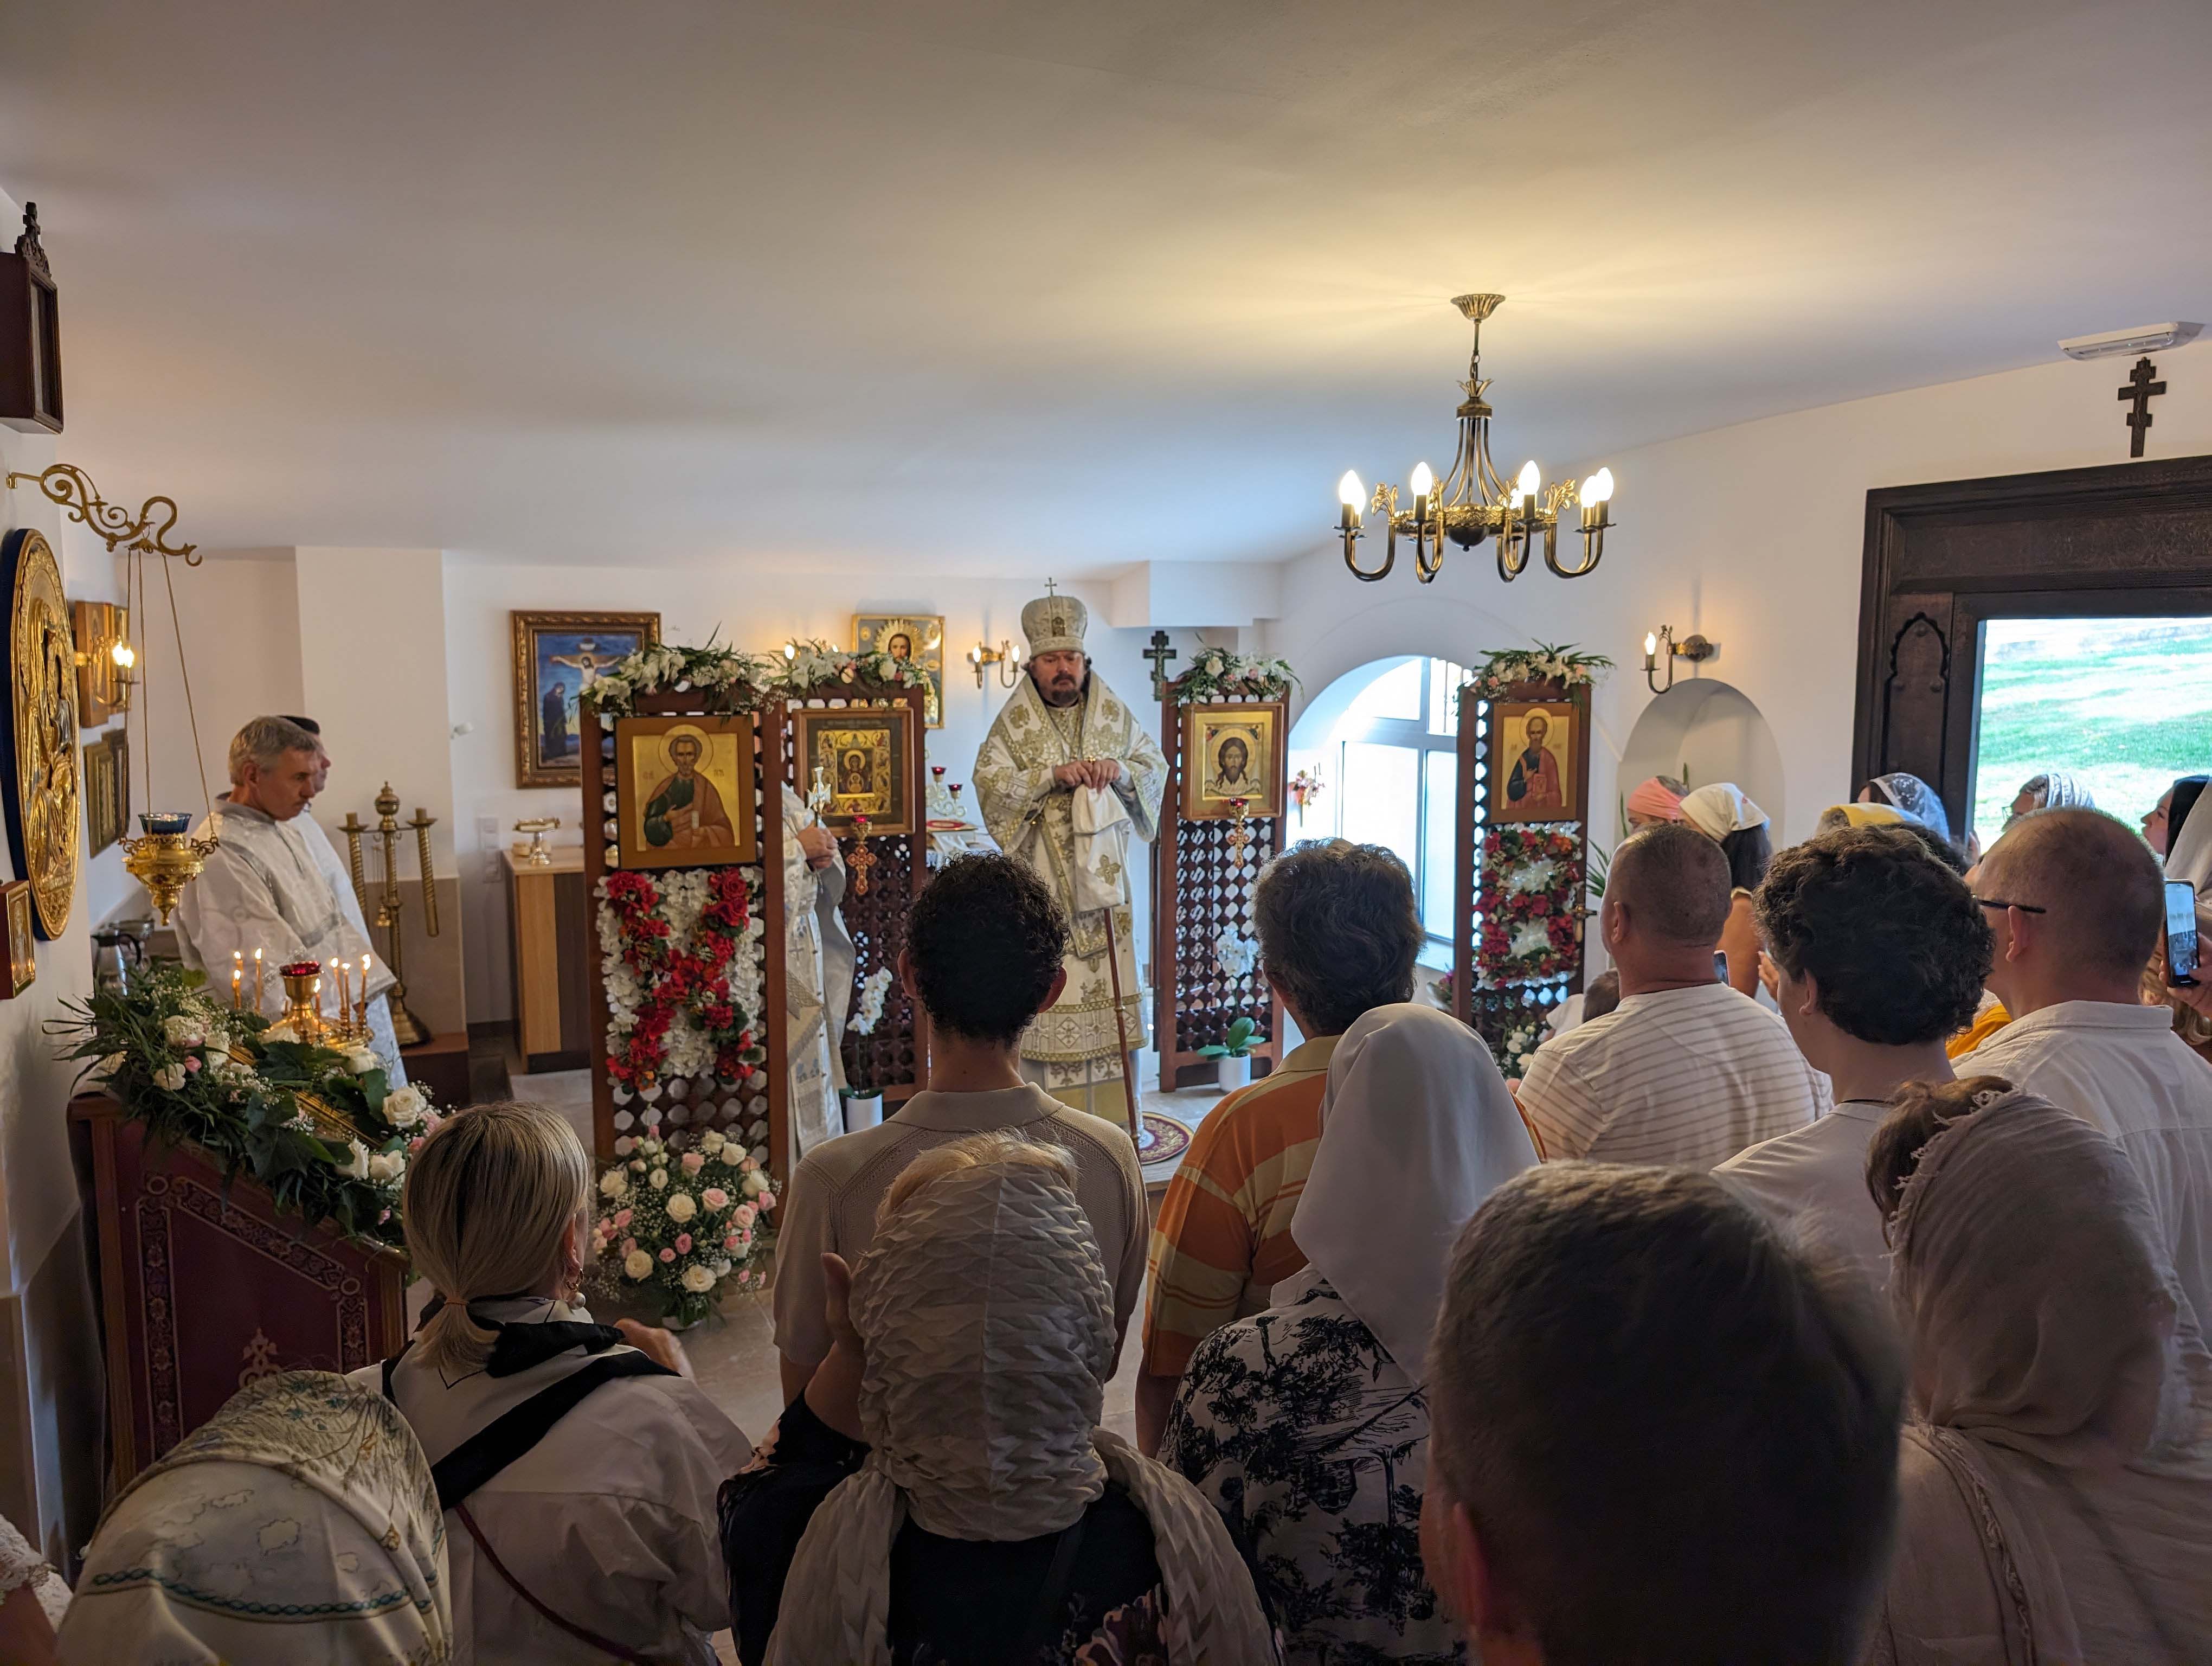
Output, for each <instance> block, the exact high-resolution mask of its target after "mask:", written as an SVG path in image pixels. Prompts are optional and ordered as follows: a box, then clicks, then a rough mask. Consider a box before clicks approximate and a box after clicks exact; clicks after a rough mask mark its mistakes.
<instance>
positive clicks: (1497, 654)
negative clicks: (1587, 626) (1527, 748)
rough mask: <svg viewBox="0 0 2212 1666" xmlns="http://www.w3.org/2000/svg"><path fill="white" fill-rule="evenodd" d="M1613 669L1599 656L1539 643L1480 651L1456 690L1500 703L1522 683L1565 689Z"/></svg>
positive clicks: (1566, 645) (1599, 678)
mask: <svg viewBox="0 0 2212 1666" xmlns="http://www.w3.org/2000/svg"><path fill="white" fill-rule="evenodd" d="M1612 669H1613V661H1612V660H1609V659H1607V657H1606V656H1605V655H1604V654H1585V653H1583V651H1582V650H1581V649H1580V648H1576V647H1575V646H1574V645H1573V644H1572V643H1553V642H1539V643H1537V644H1536V646H1535V647H1534V648H1485V649H1484V650H1483V663H1482V664H1481V665H1480V666H1477V667H1476V668H1475V669H1474V671H1473V672H1470V673H1469V675H1468V680H1467V682H1466V683H1464V684H1462V685H1461V687H1460V697H1461V698H1462V699H1466V698H1468V697H1470V696H1471V697H1473V698H1474V699H1476V700H1503V699H1504V698H1506V697H1507V694H1508V691H1509V690H1511V689H1513V688H1514V687H1515V686H1516V685H1517V684H1523V683H1556V684H1559V686H1560V687H1562V688H1565V689H1575V688H1580V687H1583V686H1586V685H1591V684H1596V683H1599V682H1601V681H1602V680H1603V679H1604V677H1605V674H1606V672H1609V671H1611V670H1612Z"/></svg>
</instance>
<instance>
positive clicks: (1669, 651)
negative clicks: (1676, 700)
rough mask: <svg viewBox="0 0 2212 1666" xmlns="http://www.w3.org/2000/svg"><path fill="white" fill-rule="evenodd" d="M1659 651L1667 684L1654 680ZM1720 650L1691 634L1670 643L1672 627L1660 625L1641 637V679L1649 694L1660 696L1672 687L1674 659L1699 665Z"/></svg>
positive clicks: (1712, 643) (1672, 632)
mask: <svg viewBox="0 0 2212 1666" xmlns="http://www.w3.org/2000/svg"><path fill="white" fill-rule="evenodd" d="M1662 648H1664V649H1665V652H1666V660H1667V681H1666V682H1665V683H1664V684H1661V682H1660V681H1659V678H1658V671H1659V660H1660V651H1661V649H1662ZM1720 651H1721V645H1720V644H1719V643H1718V642H1710V641H1706V640H1705V638H1704V637H1703V636H1700V635H1696V634H1695V633H1694V632H1692V634H1691V635H1687V636H1685V637H1684V638H1682V640H1681V641H1679V642H1678V641H1675V640H1674V626H1672V625H1661V626H1660V627H1659V629H1657V630H1656V631H1646V632H1645V633H1644V682H1645V683H1646V684H1649V685H1650V690H1651V692H1652V693H1654V694H1664V693H1666V692H1667V690H1668V689H1671V688H1673V687H1674V661H1675V660H1688V661H1689V662H1690V663H1691V664H1692V665H1693V666H1698V665H1703V664H1704V663H1705V661H1706V660H1710V659H1711V658H1712V657H1713V655H1715V654H1718V653H1719V652H1720Z"/></svg>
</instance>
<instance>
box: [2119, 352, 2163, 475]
mask: <svg viewBox="0 0 2212 1666" xmlns="http://www.w3.org/2000/svg"><path fill="white" fill-rule="evenodd" d="M2156 374H2158V368H2157V367H2156V366H2154V364H2152V363H2151V362H2150V359H2149V356H2148V355H2146V356H2143V357H2142V358H2140V359H2137V360H2136V368H2134V369H2133V370H2131V371H2130V372H2129V373H2128V380H2127V385H2126V386H2124V387H2122V388H2121V389H2120V393H2119V398H2120V402H2121V403H2122V404H2129V403H2130V402H2132V403H2133V404H2134V406H2135V409H2133V410H2130V411H2129V412H2128V417H2127V422H2128V429H2129V440H2128V455H2129V456H2130V457H2140V456H2142V454H2143V435H2146V434H2148V432H2149V431H2150V424H2151V414H2150V402H2151V398H2152V397H2153V396H2154V395H2155V394H2160V393H2163V392H2166V384H2165V383H2164V382H2154V381H2153V380H2151V378H2152V377H2153V376H2155V375H2156Z"/></svg>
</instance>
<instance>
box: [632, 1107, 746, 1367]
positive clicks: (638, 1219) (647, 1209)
mask: <svg viewBox="0 0 2212 1666" xmlns="http://www.w3.org/2000/svg"><path fill="white" fill-rule="evenodd" d="M615 1151H616V1153H617V1157H616V1160H615V1162H614V1163H613V1164H611V1165H610V1166H609V1167H608V1168H607V1169H606V1170H605V1172H604V1173H602V1174H601V1175H600V1176H599V1219H598V1221H597V1222H596V1223H594V1225H593V1226H592V1248H593V1249H595V1250H596V1251H597V1252H598V1257H599V1259H598V1263H597V1270H596V1272H595V1273H594V1275H593V1282H594V1284H595V1286H597V1288H598V1289H599V1290H601V1291H604V1292H608V1293H610V1294H611V1295H613V1296H615V1297H616V1298H617V1299H620V1298H623V1297H624V1296H629V1295H631V1294H633V1293H642V1294H643V1295H644V1296H645V1297H646V1298H647V1300H649V1301H651V1302H653V1303H654V1304H656V1305H658V1306H659V1309H660V1312H661V1316H662V1320H663V1322H665V1323H668V1324H671V1325H674V1326H676V1327H678V1328H679V1329H680V1328H682V1327H684V1326H687V1325H693V1324H696V1323H697V1322H699V1321H700V1320H702V1319H703V1318H705V1317H706V1316H708V1314H709V1313H711V1312H713V1311H714V1304H715V1301H716V1298H717V1294H718V1292H720V1289H721V1288H722V1286H723V1285H724V1284H725V1283H729V1284H733V1285H735V1286H737V1287H738V1288H739V1289H748V1288H750V1287H752V1286H757V1285H761V1284H765V1283H766V1282H767V1281H768V1275H767V1274H765V1273H763V1272H762V1271H760V1270H758V1269H757V1268H754V1267H752V1266H751V1265H750V1263H751V1262H752V1261H753V1259H754V1258H755V1257H756V1256H760V1255H762V1254H763V1253H764V1251H765V1249H766V1248H767V1240H768V1237H769V1229H768V1220H767V1218H768V1216H769V1215H770V1214H771V1213H773V1212H774V1211H775V1204H776V1195H775V1188H774V1187H773V1186H772V1185H770V1184H769V1177H768V1173H767V1170H766V1169H765V1168H764V1167H763V1162H762V1159H761V1158H760V1157H759V1156H758V1155H757V1153H755V1152H751V1151H748V1150H747V1149H746V1148H745V1146H744V1144H743V1143H742V1142H741V1141H739V1140H731V1139H727V1138H726V1137H724V1136H723V1135H722V1134H720V1133H718V1132H717V1131H715V1130H714V1129H713V1128H709V1129H708V1130H707V1131H706V1132H705V1133H703V1134H701V1135H700V1136H699V1140H698V1143H697V1144H696V1146H692V1147H691V1148H690V1150H688V1151H684V1152H678V1151H676V1150H674V1149H672V1148H671V1146H668V1145H667V1144H665V1142H664V1141H662V1140H660V1139H659V1138H658V1137H657V1136H655V1135H653V1134H647V1135H645V1136H643V1137H641V1138H639V1139H635V1140H632V1139H628V1138H625V1139H622V1140H617V1141H616V1142H615Z"/></svg>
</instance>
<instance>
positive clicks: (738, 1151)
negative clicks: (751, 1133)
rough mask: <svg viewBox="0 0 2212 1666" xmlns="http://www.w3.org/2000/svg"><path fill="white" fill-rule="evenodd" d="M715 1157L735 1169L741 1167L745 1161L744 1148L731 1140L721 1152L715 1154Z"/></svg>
mask: <svg viewBox="0 0 2212 1666" xmlns="http://www.w3.org/2000/svg"><path fill="white" fill-rule="evenodd" d="M715 1155H716V1156H717V1157H719V1158H721V1160H722V1161H723V1162H725V1163H726V1164H729V1165H730V1167H732V1168H733V1169H734V1168H737V1167H738V1166H739V1165H741V1164H743V1163H744V1160H745V1152H744V1146H740V1145H738V1143H737V1141H736V1140H731V1141H730V1142H729V1143H728V1144H727V1145H725V1146H723V1147H722V1149H721V1150H720V1151H719V1152H716V1153H715Z"/></svg>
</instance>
